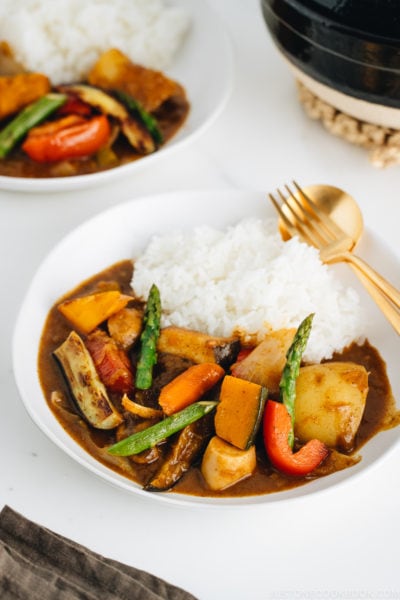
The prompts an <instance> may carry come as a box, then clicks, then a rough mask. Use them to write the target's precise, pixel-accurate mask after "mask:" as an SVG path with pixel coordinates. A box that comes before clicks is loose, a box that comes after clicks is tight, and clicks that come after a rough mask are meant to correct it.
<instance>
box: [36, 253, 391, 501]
mask: <svg viewBox="0 0 400 600" xmlns="http://www.w3.org/2000/svg"><path fill="white" fill-rule="evenodd" d="M132 270H133V264H132V262H131V261H124V262H121V263H118V264H116V265H113V266H112V267H110V268H108V269H106V270H105V271H103V272H102V273H99V274H98V275H96V276H94V277H93V278H92V279H90V280H88V281H86V282H84V283H82V285H81V286H79V288H77V289H76V290H74V291H73V292H71V293H70V294H68V295H67V296H66V297H64V298H62V299H61V300H60V301H59V302H57V304H56V305H55V306H54V307H53V308H52V310H51V311H50V313H49V316H48V319H47V322H46V325H45V329H44V331H43V336H42V340H41V345H40V352H39V375H40V380H41V385H42V388H43V391H44V395H45V397H46V400H47V402H48V405H49V407H50V409H51V410H52V412H53V413H54V415H55V417H56V418H57V419H58V420H59V422H60V423H61V425H62V426H63V428H64V429H65V430H66V431H67V432H68V433H69V434H70V435H71V436H72V437H73V438H74V440H75V441H76V442H77V443H78V444H80V445H81V446H82V447H83V448H84V449H85V450H86V451H87V452H88V453H89V454H91V455H92V456H94V457H95V458H96V459H97V460H98V461H100V462H101V463H103V464H105V465H107V466H108V467H109V468H110V469H113V470H115V471H117V472H118V473H120V474H122V475H124V476H125V477H127V478H129V479H132V480H134V481H135V482H137V483H138V484H139V485H140V486H143V487H144V488H145V489H146V490H148V491H149V492H157V491H160V492H161V491H167V490H173V491H174V492H176V493H182V494H191V495H197V496H217V497H223V496H246V495H259V494H266V493H270V492H278V491H281V490H284V489H288V488H292V487H294V486H298V485H304V484H305V483H307V482H308V481H309V480H310V479H313V478H316V477H322V476H327V475H329V474H331V473H333V472H335V471H338V470H341V469H344V468H348V467H351V466H352V465H354V464H355V463H356V462H358V461H359V460H360V458H359V455H358V450H359V449H360V448H361V446H362V445H363V444H364V443H366V442H367V441H368V440H369V439H370V438H371V437H372V436H374V435H376V434H377V433H378V432H379V431H381V430H383V429H385V428H389V427H393V426H395V425H397V424H398V423H399V413H398V412H397V410H396V407H395V403H394V399H393V397H392V393H391V389H390V384H389V381H388V378H387V375H386V371H385V365H384V363H383V361H382V359H381V358H380V356H379V353H378V351H377V350H376V349H375V348H373V347H372V346H371V345H370V344H369V343H368V341H366V342H365V343H364V344H363V345H356V344H353V345H352V346H351V347H349V348H347V349H346V350H345V351H344V352H343V353H341V354H340V355H335V356H334V357H333V358H332V360H330V361H328V362H326V363H322V364H318V365H307V366H303V365H302V364H301V353H302V350H303V349H304V347H305V345H306V343H307V336H308V334H309V331H310V328H311V327H312V319H313V316H312V315H309V316H308V317H307V318H306V319H305V320H304V322H303V323H301V324H299V328H298V329H297V331H296V330H280V331H276V332H272V333H271V335H270V336H266V338H265V341H263V342H261V343H260V344H259V345H257V346H256V347H255V348H252V347H251V348H250V347H247V346H245V345H244V344H243V342H242V341H241V339H240V337H235V336H233V337H231V338H215V337H212V336H209V335H208V333H207V332H197V331H190V330H186V329H180V328H178V327H168V328H165V329H162V328H161V329H160V312H161V311H162V298H160V296H159V294H158V290H157V288H156V286H153V288H152V290H151V291H150V293H149V297H148V298H147V299H146V301H145V302H143V301H142V300H138V299H136V298H134V297H133V292H132V290H131V288H130V282H131V278H132Z"/></svg>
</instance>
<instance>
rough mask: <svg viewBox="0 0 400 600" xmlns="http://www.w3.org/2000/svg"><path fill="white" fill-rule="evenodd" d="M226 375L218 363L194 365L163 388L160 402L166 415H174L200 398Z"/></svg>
mask: <svg viewBox="0 0 400 600" xmlns="http://www.w3.org/2000/svg"><path fill="white" fill-rule="evenodd" d="M224 375H225V371H224V369H223V368H222V367H220V366H219V365H217V364H216V363H201V364H199V365H193V366H192V367H189V368H188V369H186V370H185V371H183V372H182V373H180V375H178V376H177V377H175V378H174V379H173V380H172V381H170V382H169V383H167V385H165V386H164V387H163V388H162V390H161V392H160V396H159V398H158V403H159V405H160V406H161V408H162V409H163V411H164V413H165V414H166V415H172V414H174V413H176V412H178V410H182V409H183V408H185V407H186V406H189V404H192V403H193V402H196V400H200V398H201V397H202V396H204V394H205V393H206V392H208V391H209V390H210V389H211V388H213V387H214V386H215V385H216V383H218V381H219V380H220V379H221V378H222V377H223V376H224Z"/></svg>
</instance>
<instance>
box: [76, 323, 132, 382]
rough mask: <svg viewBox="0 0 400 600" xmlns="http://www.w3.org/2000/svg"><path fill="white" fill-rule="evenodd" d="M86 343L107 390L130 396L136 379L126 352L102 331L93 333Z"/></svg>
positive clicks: (98, 330)
mask: <svg viewBox="0 0 400 600" xmlns="http://www.w3.org/2000/svg"><path fill="white" fill-rule="evenodd" d="M85 343H86V347H87V349H88V350H89V352H90V355H91V357H92V359H93V362H94V364H95V367H96V370H97V373H98V374H99V377H100V379H101V381H102V382H103V383H104V385H105V386H106V388H107V389H109V390H110V391H112V392H119V393H121V394H129V392H131V391H132V390H133V387H134V377H133V372H132V366H131V363H130V360H129V358H128V356H127V354H126V353H125V352H124V350H122V348H120V347H119V346H117V344H116V343H115V341H114V340H113V339H112V338H111V337H110V336H108V335H107V334H106V333H105V331H102V330H100V329H96V330H95V331H94V332H93V333H91V334H90V335H89V336H88V337H87V339H86V342H85Z"/></svg>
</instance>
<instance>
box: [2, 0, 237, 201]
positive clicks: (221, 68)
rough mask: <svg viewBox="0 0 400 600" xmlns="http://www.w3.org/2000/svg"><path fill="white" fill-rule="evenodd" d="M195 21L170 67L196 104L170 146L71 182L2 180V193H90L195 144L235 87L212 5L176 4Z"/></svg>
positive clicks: (182, 0) (186, 0)
mask: <svg viewBox="0 0 400 600" xmlns="http://www.w3.org/2000/svg"><path fill="white" fill-rule="evenodd" d="M175 4H176V5H177V6H182V8H183V9H184V10H185V11H187V12H188V13H189V14H190V16H191V29H190V32H189V34H188V36H187V39H186V40H185V42H184V44H183V46H182V48H181V50H180V51H179V52H178V54H177V56H176V58H175V60H174V62H173V64H172V65H171V68H170V69H168V70H167V71H166V73H167V74H168V75H169V76H170V77H172V78H174V79H176V80H177V81H178V82H179V83H181V84H182V85H183V86H184V87H185V89H186V92H187V96H188V99H189V102H190V105H191V109H190V113H189V116H188V119H187V121H186V123H185V124H184V126H183V127H182V129H181V130H180V131H179V132H178V133H177V135H176V136H175V137H173V138H172V139H171V140H170V141H169V142H168V143H167V144H166V145H165V146H163V147H161V148H160V150H158V151H157V152H155V153H154V154H150V155H148V156H145V157H143V158H141V159H140V160H136V161H134V162H132V163H128V164H126V165H122V166H118V167H115V168H113V169H109V170H107V171H102V172H100V173H91V174H88V175H77V176H72V177H54V178H42V179H35V178H26V177H25V178H24V177H6V176H0V189H3V190H14V191H25V192H55V191H67V190H75V189H82V188H87V187H91V186H95V185H100V184H103V183H108V182H109V181H112V180H115V179H116V178H118V177H126V176H129V175H134V174H135V173H136V172H137V171H138V170H139V169H141V168H143V167H149V166H150V167H151V166H152V165H155V164H156V163H157V161H159V160H162V158H163V157H164V156H165V154H166V153H170V152H172V151H173V150H176V149H178V148H180V147H181V146H182V145H184V144H187V143H189V142H191V141H193V140H194V139H195V138H196V137H197V136H198V135H200V134H201V133H202V132H203V131H204V130H205V129H206V128H207V127H209V126H210V125H211V124H212V123H213V121H214V120H215V119H216V117H217V116H218V115H219V114H220V112H221V111H222V109H223V108H224V106H225V104H226V101H227V100H228V98H229V95H230V92H231V89H232V82H233V60H232V48H231V43H230V40H229V37H228V34H227V32H226V30H225V27H224V24H223V22H222V20H221V19H220V17H219V15H218V14H217V13H216V12H214V10H213V9H212V8H211V7H210V5H209V4H208V2H207V0H201V1H200V2H199V0H175Z"/></svg>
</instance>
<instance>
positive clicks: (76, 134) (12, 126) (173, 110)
mask: <svg viewBox="0 0 400 600" xmlns="http://www.w3.org/2000/svg"><path fill="white" fill-rule="evenodd" d="M0 58H1V56H0ZM19 69H20V67H19V66H16V67H15V70H16V71H17V72H16V73H13V74H7V75H0V175H6V176H10V177H37V178H41V177H63V176H72V175H81V174H87V173H94V172H97V171H102V170H105V169H110V168H114V167H116V166H119V165H123V164H125V163H128V162H131V161H133V160H136V159H139V158H141V157H143V156H146V155H149V154H152V153H153V152H156V151H157V150H158V149H159V148H160V147H161V146H162V145H163V144H165V143H166V142H167V141H168V140H169V139H171V137H172V136H173V135H174V134H175V133H176V132H177V131H178V129H179V128H180V127H181V126H182V125H183V123H184V121H185V119H186V117H187V114H188V112H189V102H188V100H187V97H186V93H185V90H184V88H183V87H182V86H181V85H180V84H179V83H178V82H176V81H174V80H172V79H170V78H168V77H167V76H166V75H164V74H163V73H161V72H160V71H156V70H153V69H149V68H145V67H142V66H140V65H137V64H135V63H133V62H132V61H131V60H130V59H128V58H127V57H126V56H125V55H124V54H123V53H122V52H120V51H119V50H118V49H115V48H113V49H110V50H108V51H106V52H104V53H103V54H102V55H101V56H100V57H99V59H98V60H97V62H96V63H95V65H94V66H93V68H92V69H91V70H90V72H89V73H88V76H87V81H85V82H80V83H70V84H64V85H57V86H52V84H51V82H50V81H49V79H48V78H47V77H46V76H45V75H44V74H42V73H25V72H19ZM0 73H1V60H0Z"/></svg>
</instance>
